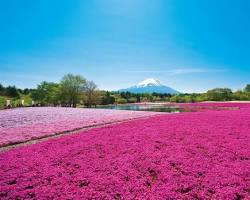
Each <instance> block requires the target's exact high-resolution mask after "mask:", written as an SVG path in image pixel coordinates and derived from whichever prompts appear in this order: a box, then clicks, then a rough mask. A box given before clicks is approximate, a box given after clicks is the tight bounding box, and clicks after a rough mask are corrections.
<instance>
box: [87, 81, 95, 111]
mask: <svg viewBox="0 0 250 200" xmlns="http://www.w3.org/2000/svg"><path fill="white" fill-rule="evenodd" d="M96 90H97V85H96V84H95V83H94V82H93V81H87V82H86V86H85V94H86V100H85V101H86V105H87V106H88V107H91V106H92V105H96V104H97V99H98V93H97V91H96Z"/></svg>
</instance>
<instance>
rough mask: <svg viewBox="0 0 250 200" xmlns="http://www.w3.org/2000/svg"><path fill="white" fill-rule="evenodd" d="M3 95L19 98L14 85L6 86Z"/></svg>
mask: <svg viewBox="0 0 250 200" xmlns="http://www.w3.org/2000/svg"><path fill="white" fill-rule="evenodd" d="M5 95H6V96H8V97H16V98H19V93H18V90H17V88H16V86H8V87H6V88H5Z"/></svg>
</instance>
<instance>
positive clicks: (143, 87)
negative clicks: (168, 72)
mask: <svg viewBox="0 0 250 200" xmlns="http://www.w3.org/2000/svg"><path fill="white" fill-rule="evenodd" d="M118 91H119V92H132V93H153V92H156V93H169V94H178V93H179V92H178V91H177V90H174V89H172V88H170V87H168V86H165V85H163V84H162V83H161V82H160V81H159V80H157V79H154V78H148V79H146V80H144V81H142V82H140V83H138V84H137V85H135V86H132V87H130V88H126V89H121V90H118Z"/></svg>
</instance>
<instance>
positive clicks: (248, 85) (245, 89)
mask: <svg viewBox="0 0 250 200" xmlns="http://www.w3.org/2000/svg"><path fill="white" fill-rule="evenodd" d="M244 91H245V92H249V93H250V84H247V85H246V87H245V88H244Z"/></svg>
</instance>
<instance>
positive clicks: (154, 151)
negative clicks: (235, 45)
mask: <svg viewBox="0 0 250 200" xmlns="http://www.w3.org/2000/svg"><path fill="white" fill-rule="evenodd" d="M239 106H241V105H239ZM243 107H244V108H242V109H240V110H223V111H206V112H193V113H180V114H173V115H161V116H154V117H151V118H149V119H140V120H134V121H130V122H125V123H122V124H116V125H110V126H108V127H103V128H98V129H92V130H89V131H87V132H84V133H83V134H77V135H68V136H64V137H61V138H57V139H51V140H48V141H45V142H41V143H38V144H35V145H30V146H26V147H21V148H18V149H12V150H10V151H7V152H2V153H1V154H0V199H60V200H61V199H129V200H130V199H131V200H132V199H157V200H158V199H159V200H161V199H223V200H224V199H225V200H227V199H237V200H239V199H249V197H250V148H249V144H250V107H249V106H243Z"/></svg>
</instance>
